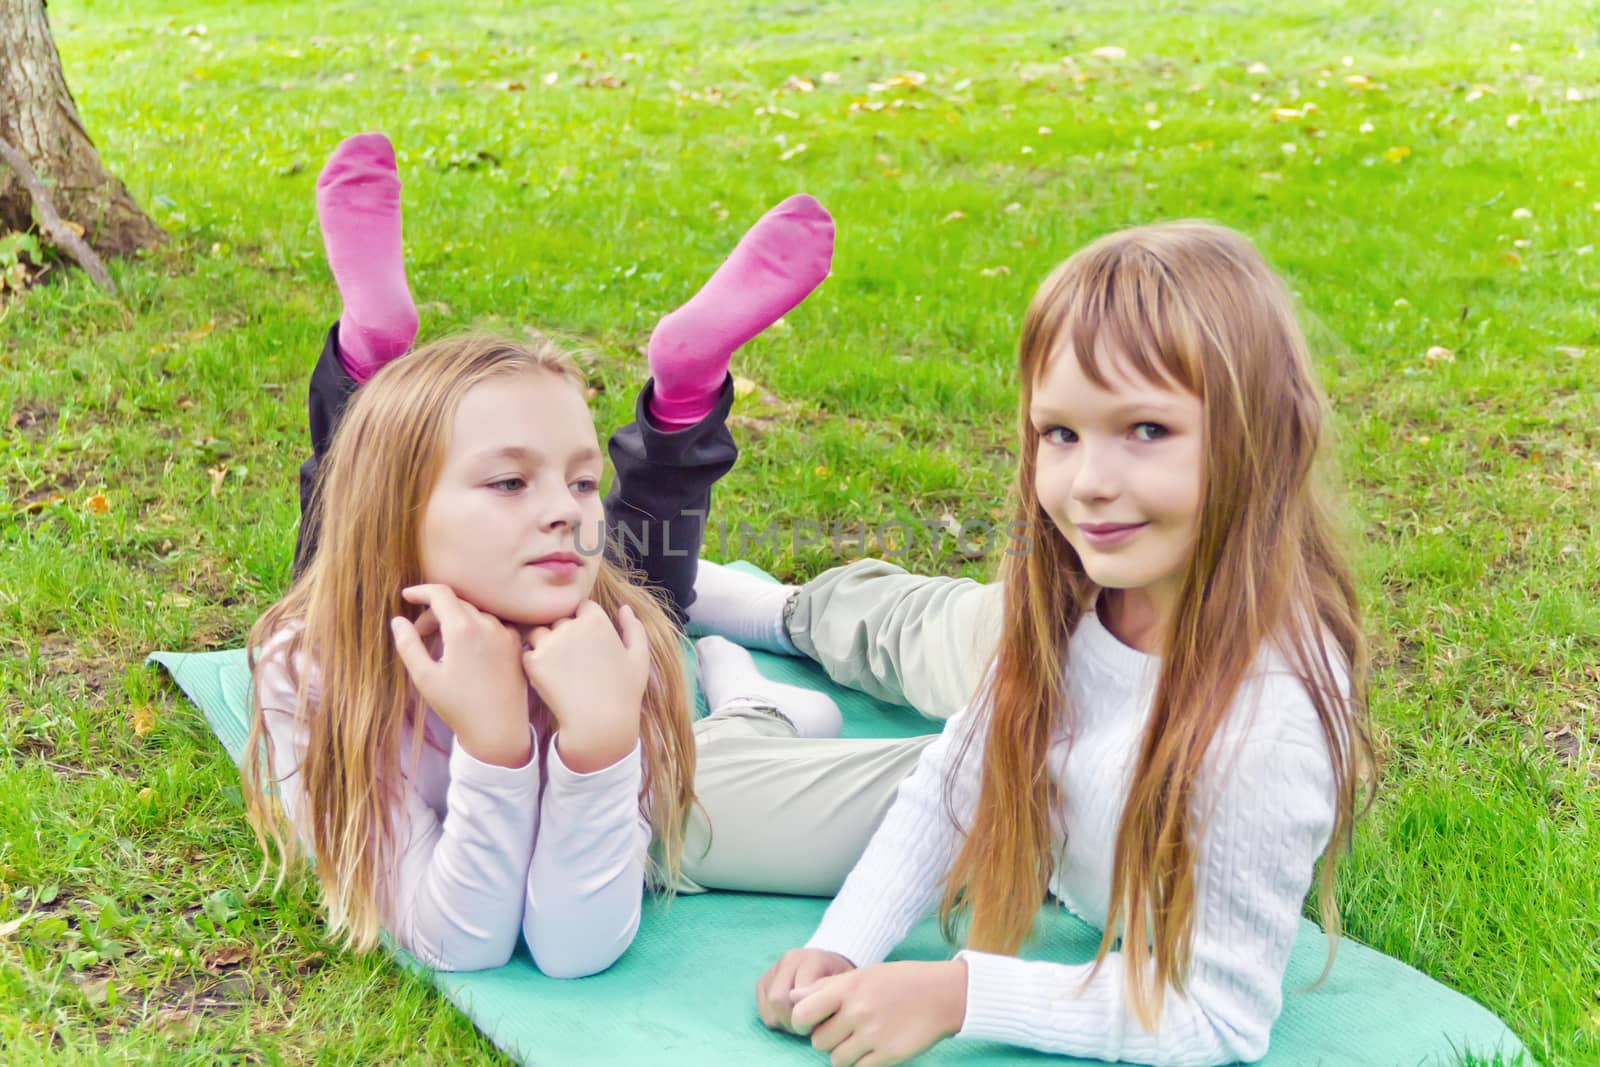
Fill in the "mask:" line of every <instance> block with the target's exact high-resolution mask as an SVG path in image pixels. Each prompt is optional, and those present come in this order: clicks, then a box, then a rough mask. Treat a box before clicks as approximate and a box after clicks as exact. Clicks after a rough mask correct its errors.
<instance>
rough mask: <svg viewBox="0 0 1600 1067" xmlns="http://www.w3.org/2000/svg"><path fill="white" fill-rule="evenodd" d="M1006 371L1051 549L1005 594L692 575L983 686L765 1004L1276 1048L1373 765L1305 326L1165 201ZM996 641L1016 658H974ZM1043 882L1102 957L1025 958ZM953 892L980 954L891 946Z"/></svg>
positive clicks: (766, 986)
mask: <svg viewBox="0 0 1600 1067" xmlns="http://www.w3.org/2000/svg"><path fill="white" fill-rule="evenodd" d="M1019 371H1020V375H1019V376H1020V382H1021V397H1020V404H1019V408H1020V434H1021V444H1020V463H1019V466H1018V470H1017V477H1016V482H1015V494H1016V499H1017V505H1016V512H1015V518H1016V520H1017V522H1018V523H1021V524H1023V525H1022V526H1021V527H1015V528H1017V529H1025V530H1026V531H1027V535H1026V536H1027V538H1028V540H1029V542H1030V543H1027V544H1017V545H1014V546H1013V549H1012V551H1011V552H1010V553H1009V554H1008V555H1007V557H1006V559H1005V562H1004V567H1003V577H1004V583H1003V590H1004V592H1003V603H1000V602H999V601H997V600H996V596H995V593H994V592H991V591H988V590H986V589H985V587H982V586H979V585H977V584H975V583H971V582H959V581H952V580H950V579H937V578H915V577H912V576H909V575H905V574H903V573H899V572H897V571H895V570H894V569H893V568H886V567H884V565H882V564H873V563H865V564H858V565H855V566H853V567H851V568H846V569H845V570H844V571H842V572H836V573H833V574H831V575H829V576H825V578H824V579H823V580H821V581H820V582H818V583H813V584H812V585H810V586H807V587H806V588H805V589H804V590H801V591H799V592H798V594H796V591H794V590H788V591H783V590H778V591H774V590H773V589H772V587H771V586H760V585H758V584H756V583H753V582H749V581H747V580H746V579H744V578H742V577H740V576H739V575H737V574H735V573H733V572H728V571H723V570H720V569H718V568H715V567H711V566H707V567H704V568H703V570H702V573H701V578H700V581H699V584H698V586H697V588H698V589H699V591H700V596H699V599H698V600H697V603H696V606H695V608H694V609H693V611H692V612H691V614H692V615H695V616H697V617H698V618H699V619H700V621H702V622H703V623H705V624H706V625H708V626H710V627H711V628H712V629H720V630H723V631H726V632H732V633H736V634H739V635H740V636H742V637H743V638H744V639H745V641H746V643H751V642H752V641H757V642H759V641H760V640H761V639H762V638H763V635H765V637H766V638H767V639H768V643H770V644H773V645H775V646H776V645H782V644H783V643H785V642H789V643H792V645H794V646H797V647H799V648H800V649H802V650H803V651H806V652H809V653H810V654H812V655H813V656H815V657H816V658H818V659H819V660H821V661H822V662H823V663H824V665H825V666H826V667H827V668H828V669H829V672H830V673H831V674H833V675H834V676H835V677H836V678H839V679H840V680H843V681H847V682H850V683H852V684H862V683H863V682H866V683H868V684H867V686H866V687H867V688H869V689H875V690H876V692H877V693H878V695H884V696H891V697H892V696H896V695H902V694H903V693H904V692H905V690H906V689H907V688H908V687H910V686H912V685H917V686H920V687H921V688H920V690H919V696H920V698H921V700H922V701H923V703H924V704H925V705H927V707H926V710H929V711H931V712H934V713H938V712H940V711H942V710H943V709H945V708H947V707H948V706H950V704H951V703H952V702H953V701H955V700H956V699H961V698H963V697H964V695H965V694H963V693H962V692H961V688H962V687H963V686H965V687H966V693H967V694H970V693H974V692H975V693H976V696H974V697H972V699H971V701H970V704H969V706H968V708H967V709H966V710H965V711H963V712H961V713H959V714H957V715H956V716H955V717H954V718H952V719H951V720H950V721H949V723H948V725H947V726H946V727H945V729H944V731H943V733H942V734H941V735H940V736H939V737H938V739H937V740H936V741H934V742H933V743H932V744H930V745H928V746H927V747H926V749H925V750H923V751H922V753H921V758H920V762H919V764H918V766H917V768H916V771H915V773H914V774H912V776H911V777H910V779H909V780H907V781H906V782H904V783H903V784H901V785H900V786H899V789H898V795H897V796H896V797H895V799H894V802H893V806H892V808H891V809H890V811H889V814H888V816H887V818H886V819H885V820H884V822H883V824H882V826H881V827H880V828H879V829H878V831H877V833H876V834H875V835H874V836H873V838H872V840H871V843H870V845H869V846H868V848H867V850H866V853H865V855H864V856H863V857H862V858H861V861H860V863H859V864H857V865H856V867H855V869H854V870H853V871H852V872H851V873H850V875H849V878H848V880H847V881H846V882H845V885H844V887H843V889H842V890H841V892H840V893H839V895H838V896H837V898H836V899H835V900H834V902H833V904H832V905H831V906H830V907H829V909H828V911H827V913H826V915H825V917H824V919H823V921H822V924H821V925H820V926H819V927H818V929H817V931H816V933H815V934H814V936H813V937H812V938H811V940H810V941H809V942H808V944H807V945H806V946H805V947H804V948H799V949H794V950H792V951H790V952H787V953H785V954H784V955H783V957H782V958H781V959H780V960H778V962H777V963H776V964H774V965H773V966H772V968H771V969H770V970H768V971H767V973H766V974H765V975H764V976H763V977H762V979H761V980H760V982H759V983H758V985H757V1002H758V1007H759V1010H760V1014H761V1017H762V1019H763V1020H764V1021H765V1022H766V1023H767V1025H769V1026H771V1027H774V1028H782V1029H787V1030H792V1031H794V1032H795V1033H797V1034H804V1035H809V1037H810V1039H811V1043H812V1044H813V1045H814V1046H816V1048H818V1049H820V1050H822V1051H823V1052H825V1053H828V1054H829V1056H830V1059H831V1062H832V1063H833V1064H835V1065H837V1067H845V1065H852V1064H854V1065H870V1067H877V1065H880V1064H889V1063H898V1062H900V1061H902V1060H904V1059H907V1058H908V1057H910V1056H913V1055H915V1054H916V1053H918V1052H920V1051H922V1050H924V1049H926V1048H927V1047H929V1046H930V1045H932V1044H934V1043H935V1042H938V1041H940V1040H942V1039H944V1038H947V1037H950V1036H952V1035H955V1036H959V1037H963V1038H979V1039H988V1040H994V1041H1001V1042H1006V1043H1010V1044H1013V1045H1020V1046H1026V1047H1029V1048H1035V1049H1041V1050H1045V1051H1049V1052H1058V1053H1066V1054H1071V1055H1076V1056H1085V1057H1096V1058H1101V1059H1108V1060H1116V1059H1126V1060H1132V1061H1136V1062H1139V1063H1152V1064H1221V1063H1230V1062H1233V1061H1235V1060H1254V1059H1258V1058H1259V1057H1261V1056H1262V1055H1263V1054H1264V1053H1265V1052H1266V1049H1267V1043H1268V1037H1269V1034H1270V1032H1271V1029H1272V1025H1273V1022H1274V1020H1275V1019H1276V1018H1277V1016H1278V1012H1279V1010H1280V1008H1281V1005H1282V986H1283V978H1284V969H1285V966H1286V964H1287V961H1288V959H1289V953H1290V949H1291V946H1292V944H1293V942H1294V938H1295V933H1296V930H1297V927H1298V924H1299V921H1300V914H1301V908H1302V905H1303V903H1304V900H1305V897H1306V894H1307V891H1308V889H1309V888H1310V886H1311V883H1312V880H1313V875H1314V873H1315V869H1316V865H1317V861H1318V859H1319V858H1320V859H1321V860H1322V869H1321V904H1322V915H1323V919H1324V925H1325V926H1326V928H1327V930H1328V933H1329V936H1330V939H1332V938H1333V937H1334V936H1335V935H1336V933H1337V931H1338V928H1339V921H1338V910H1337V907H1336V905H1335V903H1334V899H1333V885H1334V865H1335V857H1336V854H1337V852H1338V851H1339V848H1340V846H1341V845H1343V844H1344V843H1345V842H1346V841H1347V840H1348V838H1349V835H1350V831H1351V826H1352V822H1353V820H1354V819H1355V817H1356V815H1357V812H1358V809H1359V807H1360V801H1361V795H1362V792H1363V783H1364V782H1365V781H1366V780H1368V773H1369V770H1370V766H1371V749H1370V745H1369V742H1368V739H1367V726H1366V702H1365V694H1364V686H1363V682H1362V678H1363V668H1364V653H1363V645H1362V638H1361V630H1360V625H1359V619H1358V611H1357V601H1356V595H1355V590H1354V588H1353V585H1352V582H1351V577H1350V572H1349V568H1348V566H1347V564H1346V562H1345V559H1344V554H1343V551H1342V550H1341V548H1340V547H1339V545H1338V543H1337V541H1336V539H1335V537H1334V535H1333V533H1332V531H1331V529H1330V524H1329V520H1328V518H1327V512H1326V503H1325V501H1324V500H1323V498H1322V495H1321V493H1320V492H1319V490H1318V488H1317V484H1316V481H1315V479H1314V477H1313V467H1314V463H1313V460H1314V458H1315V455H1316V452H1317V448H1318V443H1319V440H1320V437H1321V428H1322V419H1323V400H1322V397H1321V394H1320V392H1319V390H1318V388H1317V385H1316V383H1315V381H1314V379H1313V376H1312V373H1311V368H1310V364H1309V360H1308V357H1307V352H1306V345H1305V342H1304V339H1303V338H1302V336H1301V333H1300V330H1299V328H1298V326H1297V324H1296V322H1295V319H1294V315H1293V312H1292V309H1291V304H1290V299H1289V297H1288V294H1287V292H1286V291H1285V287H1284V286H1283V284H1282V282H1281V281H1280V279H1279V278H1278V277H1277V276H1276V275H1275V274H1274V273H1273V272H1272V270H1271V269H1270V268H1269V267H1268V266H1267V264H1266V263H1265V262H1264V261H1263V260H1262V258H1261V257H1260V255H1259V254H1258V253H1257V252H1256V250H1255V249H1254V248H1253V247H1252V246H1251V245H1250V244H1249V243H1248V242H1247V241H1246V240H1245V239H1244V238H1242V237H1241V236H1239V235H1238V234H1236V233H1233V232H1232V231H1229V230H1226V229H1223V228H1221V227H1218V226H1213V225H1208V224H1203V223H1173V224H1165V225H1156V226H1149V227H1142V228H1138V229H1133V230H1129V231H1125V232H1122V233H1118V234H1113V235H1111V236H1109V237H1106V238H1103V239H1101V240H1099V241H1097V242H1095V243H1094V244H1092V245H1090V246H1089V247H1088V248H1086V249H1084V250H1083V251H1081V252H1079V253H1078V254H1076V255H1075V256H1073V257H1072V258H1071V259H1069V260H1068V261H1067V262H1066V263H1064V264H1063V265H1062V266H1061V267H1060V268H1058V269H1057V270H1056V272H1055V273H1054V274H1052V275H1051V276H1050V277H1049V278H1048V279H1047V280H1046V281H1045V283H1044V284H1043V286H1042V287H1041V288H1040V290H1039V292H1038V294H1037V296H1036V297H1035V298H1034V301H1033V304H1032V306H1031V307H1030V308H1029V310H1028V313H1027V317H1026V319H1025V321H1024V323H1023V329H1022V340H1021V346H1020V361H1019ZM997 605H998V606H999V607H1000V610H999V611H998V612H995V611H994V610H992V609H993V608H994V607H995V606H997ZM778 639H781V640H778ZM975 645H976V646H979V647H987V648H991V649H994V648H996V645H997V650H996V651H995V653H994V655H993V658H992V661H991V665H990V667H989V669H988V670H987V672H986V673H985V674H983V675H981V676H975V675H972V674H968V675H966V676H965V677H964V678H963V677H962V674H963V671H966V670H971V669H972V666H971V665H972V664H974V663H977V664H979V665H980V666H979V667H978V668H977V669H978V670H982V667H981V664H982V657H981V656H980V657H974V656H972V655H971V654H970V653H969V652H968V651H967V648H970V647H972V646H975ZM961 646H965V647H961ZM924 672H928V673H932V674H936V675H938V676H939V677H940V678H945V679H947V682H946V684H945V685H944V687H943V688H942V689H941V688H939V687H938V686H930V685H929V683H928V680H927V679H926V678H923V677H922V675H923V673H924ZM864 675H870V676H871V677H870V678H863V676H864ZM1047 894H1048V895H1050V896H1053V897H1055V898H1056V899H1057V900H1059V901H1061V902H1062V903H1063V904H1065V905H1066V906H1067V907H1069V908H1071V909H1072V910H1073V911H1074V912H1076V913H1078V914H1079V915H1081V916H1082V917H1084V918H1086V919H1088V920H1090V921H1092V922H1093V923H1095V924H1096V925H1097V926H1099V927H1100V928H1101V929H1102V930H1103V931H1104V936H1103V939H1102V941H1101V944H1100V952H1099V955H1098V957H1097V959H1096V960H1095V961H1094V962H1093V963H1092V964H1087V965H1082V966H1065V965H1062V964H1057V963H1051V962H1028V961H1023V960H1020V959H1018V958H1016V956H1015V955H1014V953H1015V952H1016V951H1017V949H1018V947H1019V946H1020V945H1021V944H1022V942H1023V940H1024V939H1025V938H1026V937H1027V935H1028V933H1029V930H1030V928H1031V927H1032V925H1033V921H1034V916H1035V913H1036V912H1037V911H1038V910H1039V907H1040V904H1041V903H1042V902H1043V901H1044V899H1045V897H1046V895H1047ZM934 909H937V910H938V912H939V914H940V916H941V918H942V919H943V921H944V923H945V927H946V931H947V934H948V935H949V936H951V937H952V938H953V937H954V936H955V931H956V930H957V929H959V928H964V931H965V942H966V949H965V950H964V951H961V952H960V953H958V954H957V956H956V958H955V959H953V960H951V961H949V962H942V963H940V962H934V963H927V962H897V963H883V962H882V961H883V960H884V958H885V957H886V956H887V955H888V954H889V952H890V951H891V950H892V949H893V948H894V947H895V945H896V944H897V943H898V942H899V941H900V940H901V939H902V938H903V937H904V936H905V935H906V934H907V932H908V931H910V929H911V928H912V926H913V925H914V924H916V923H917V922H918V921H919V920H920V919H921V918H922V917H923V916H925V915H926V914H927V913H928V912H930V911H932V910H934Z"/></svg>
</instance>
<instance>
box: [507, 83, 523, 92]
mask: <svg viewBox="0 0 1600 1067" xmlns="http://www.w3.org/2000/svg"><path fill="white" fill-rule="evenodd" d="M527 88H528V83H527V82H506V92H508V93H520V92H525V91H526V90H527Z"/></svg>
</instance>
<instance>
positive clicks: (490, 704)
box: [389, 585, 532, 767]
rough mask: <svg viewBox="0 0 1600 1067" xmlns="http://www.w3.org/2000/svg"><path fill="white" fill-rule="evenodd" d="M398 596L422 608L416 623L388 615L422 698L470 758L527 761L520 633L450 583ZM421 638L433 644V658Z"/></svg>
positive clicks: (525, 688) (518, 763) (504, 762)
mask: <svg viewBox="0 0 1600 1067" xmlns="http://www.w3.org/2000/svg"><path fill="white" fill-rule="evenodd" d="M400 595H401V596H402V597H403V598H404V599H405V600H406V601H407V602H408V603H411V604H422V605H424V606H425V607H426V609H427V610H425V611H424V612H423V613H422V615H421V617H419V618H418V619H417V621H416V623H415V624H413V623H412V622H411V621H410V620H409V619H406V618H403V617H400V616H396V617H395V618H393V619H390V620H389V629H390V631H391V632H392V633H393V634H394V647H395V651H396V652H398V653H399V654H400V662H401V663H403V664H404V665H405V668H406V674H408V675H410V676H411V684H412V685H414V686H416V687H417V692H418V693H420V694H421V695H422V699H423V700H424V701H426V702H427V705H428V706H429V707H430V708H432V709H433V710H434V711H435V712H436V713H437V714H438V716H439V718H441V719H443V720H444V724H445V725H446V726H448V727H450V731H451V732H452V733H454V734H455V735H456V743H457V744H459V745H461V746H462V747H463V748H465V749H466V750H467V754H468V755H470V756H472V758H474V759H476V760H478V761H479V762H480V763H490V764H496V765H498V766H501V767H521V766H523V765H525V764H526V763H527V762H528V759H529V758H530V757H531V756H532V744H531V742H530V740H529V735H528V683H527V680H526V679H525V678H523V676H522V671H521V670H520V669H519V666H518V660H517V653H518V652H519V651H520V649H521V648H522V638H521V636H520V635H519V634H518V633H517V631H516V630H514V629H512V628H511V627H509V626H507V625H506V624H505V623H503V622H501V621H500V620H499V619H497V618H495V617H494V616H493V615H487V614H485V613H483V612H481V611H479V610H478V609H477V608H475V607H473V606H472V605H471V604H468V603H467V602H466V601H464V600H462V599H461V598H459V597H457V596H456V595H455V593H454V592H453V591H452V590H451V589H450V587H449V586H447V585H413V586H408V587H407V588H405V589H402V590H401V591H400ZM430 639H433V640H431V641H430ZM425 641H430V643H433V644H436V645H437V647H438V655H437V658H435V656H434V655H433V654H432V653H431V652H430V651H429V649H428V646H427V645H426V644H424V642H425Z"/></svg>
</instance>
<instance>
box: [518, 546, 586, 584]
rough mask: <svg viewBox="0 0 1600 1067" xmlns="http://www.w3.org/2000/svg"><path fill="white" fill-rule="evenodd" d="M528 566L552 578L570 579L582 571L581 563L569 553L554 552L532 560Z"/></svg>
mask: <svg viewBox="0 0 1600 1067" xmlns="http://www.w3.org/2000/svg"><path fill="white" fill-rule="evenodd" d="M528 566H530V567H537V568H539V569H540V570H541V571H544V572H545V573H546V574H548V575H550V577H552V578H570V577H572V576H573V575H575V574H577V573H578V572H579V571H580V570H582V569H583V561H582V560H581V559H579V558H578V557H577V556H574V555H573V554H572V553H570V552H555V553H552V554H550V555H548V556H541V557H540V558H538V559H536V560H533V561H532V562H531V563H529V564H528Z"/></svg>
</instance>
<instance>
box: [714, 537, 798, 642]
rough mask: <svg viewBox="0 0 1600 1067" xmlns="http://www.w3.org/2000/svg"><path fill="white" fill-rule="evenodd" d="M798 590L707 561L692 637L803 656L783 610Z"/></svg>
mask: <svg viewBox="0 0 1600 1067" xmlns="http://www.w3.org/2000/svg"><path fill="white" fill-rule="evenodd" d="M795 590H796V587H795V586H792V585H779V584H777V583H776V582H769V581H767V580H766V579H765V578H757V577H756V576H755V575H753V574H745V573H744V572H742V571H736V570H731V569H730V568H728V567H724V566H722V565H721V564H719V563H712V562H711V561H710V560H706V559H702V560H701V561H700V564H699V570H698V571H696V572H695V576H694V603H693V604H690V605H689V632H690V634H691V635H698V634H717V635H718V636H721V637H726V638H728V639H729V640H731V641H735V642H737V643H739V644H741V645H744V646H745V647H746V648H759V649H761V650H762V651H763V652H777V653H779V654H781V655H785V656H798V655H799V654H800V650H799V649H797V648H795V647H794V643H793V642H792V641H790V640H789V631H788V630H786V629H784V625H783V607H784V605H785V604H787V603H788V602H789V597H791V596H792V595H794V593H795Z"/></svg>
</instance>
